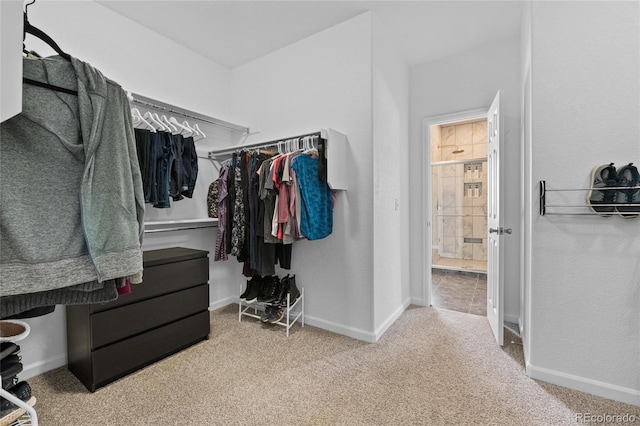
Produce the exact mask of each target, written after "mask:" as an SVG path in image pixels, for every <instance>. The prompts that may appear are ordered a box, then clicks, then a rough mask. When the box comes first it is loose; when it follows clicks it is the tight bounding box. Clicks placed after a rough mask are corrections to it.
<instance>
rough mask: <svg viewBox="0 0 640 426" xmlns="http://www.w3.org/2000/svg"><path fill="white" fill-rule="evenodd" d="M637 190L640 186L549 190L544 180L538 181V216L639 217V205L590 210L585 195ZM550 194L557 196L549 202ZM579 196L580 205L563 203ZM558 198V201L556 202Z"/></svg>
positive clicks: (600, 205)
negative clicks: (620, 210)
mask: <svg viewBox="0 0 640 426" xmlns="http://www.w3.org/2000/svg"><path fill="white" fill-rule="evenodd" d="M630 189H638V190H640V186H632V187H629V186H625V187H606V188H570V189H555V188H554V189H549V188H547V183H546V181H544V180H541V181H540V216H618V215H620V216H624V215H627V216H628V217H635V216H636V215H640V203H612V204H597V207H613V211H611V212H596V211H593V210H592V209H591V206H590V205H589V204H588V203H587V201H586V199H587V194H588V193H589V191H602V190H609V191H617V190H630ZM550 193H554V194H557V195H558V197H556V199H555V200H553V199H552V200H551V203H549V200H548V199H547V198H550V197H551V195H550ZM572 194H573V195H579V196H580V197H581V198H582V200H583V201H582V204H580V203H579V202H578V201H575V202H573V201H571V202H567V203H565V202H564V201H563V200H564V199H566V198H568V196H570V195H572ZM558 198H559V200H557V199H558ZM617 207H627V208H629V210H625V211H624V212H618V211H617V210H616V208H617Z"/></svg>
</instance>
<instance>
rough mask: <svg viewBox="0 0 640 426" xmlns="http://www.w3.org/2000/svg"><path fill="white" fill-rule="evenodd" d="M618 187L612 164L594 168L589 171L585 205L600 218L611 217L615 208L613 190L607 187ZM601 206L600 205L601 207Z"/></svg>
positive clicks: (616, 174) (614, 192)
mask: <svg viewBox="0 0 640 426" xmlns="http://www.w3.org/2000/svg"><path fill="white" fill-rule="evenodd" d="M616 186H618V173H617V172H616V168H615V167H614V166H613V163H610V164H604V165H602V166H596V167H594V168H593V170H591V189H590V190H589V192H588V193H587V204H588V205H589V207H590V208H591V210H593V211H594V212H595V213H597V214H598V215H600V216H611V215H612V214H613V213H614V211H615V207H614V206H613V203H614V202H615V199H616V193H617V191H616V190H615V189H606V188H607V187H616ZM601 204H602V205H601Z"/></svg>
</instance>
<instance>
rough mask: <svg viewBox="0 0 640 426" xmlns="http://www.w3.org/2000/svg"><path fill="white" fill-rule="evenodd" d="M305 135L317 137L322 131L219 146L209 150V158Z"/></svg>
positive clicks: (266, 145)
mask: <svg viewBox="0 0 640 426" xmlns="http://www.w3.org/2000/svg"><path fill="white" fill-rule="evenodd" d="M307 136H318V137H319V138H321V137H322V132H313V133H306V134H304V135H298V136H290V137H287V138H281V139H275V140H272V141H269V142H255V143H251V144H247V145H239V146H230V147H228V148H221V149H218V150H214V151H209V154H208V155H209V158H215V157H216V156H217V155H224V154H229V153H232V152H236V151H240V150H243V149H254V148H266V147H268V146H274V145H277V144H278V142H284V141H286V140H289V139H296V138H298V139H301V138H304V137H307Z"/></svg>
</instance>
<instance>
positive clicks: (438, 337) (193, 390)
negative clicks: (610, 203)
mask: <svg viewBox="0 0 640 426" xmlns="http://www.w3.org/2000/svg"><path fill="white" fill-rule="evenodd" d="M211 329H212V333H211V339H210V340H208V341H205V342H202V343H199V344H197V345H195V346H193V347H191V348H189V349H187V350H185V351H183V352H180V353H178V354H176V355H174V356H172V357H170V358H167V359H165V360H163V361H161V362H158V363H156V364H154V365H151V366H149V367H147V368H145V369H143V370H140V371H138V372H136V373H134V374H132V375H130V376H128V377H126V378H123V379H121V380H119V381H117V382H114V383H112V384H110V385H109V386H107V387H105V388H102V389H99V390H98V391H96V392H95V393H93V394H92V393H90V392H88V391H87V390H86V389H85V388H84V386H83V385H82V384H81V383H80V382H79V381H78V380H77V379H76V378H75V377H74V376H73V375H72V374H71V373H70V372H68V371H67V370H66V368H59V369H57V370H54V371H50V372H48V373H45V374H43V375H41V376H38V377H35V378H33V379H31V380H30V381H29V383H30V384H31V386H32V388H33V394H34V395H35V396H36V397H37V399H38V403H37V405H36V409H37V412H38V415H39V418H40V424H41V425H43V426H56V425H65V426H78V425H91V426H93V425H119V426H120V425H251V424H259V425H518V426H521V425H566V424H576V423H577V417H576V415H577V414H578V413H591V414H621V415H622V414H625V413H629V414H633V415H635V416H636V419H640V407H634V406H630V405H626V404H622V403H617V402H614V401H610V400H606V399H603V398H598V397H594V396H591V395H587V394H583V393H580V392H576V391H570V390H567V389H564V388H560V387H557V386H553V385H549V384H545V383H542V382H537V381H534V380H532V379H530V378H529V377H527V376H526V374H525V371H524V367H523V356H522V346H521V345H519V344H516V343H511V340H513V339H515V337H514V336H513V335H511V334H509V333H508V332H505V342H506V344H505V346H504V348H499V347H498V346H497V345H496V344H495V341H494V340H493V336H492V334H491V331H490V329H489V326H488V323H487V319H486V318H484V317H480V316H476V315H469V314H464V313H459V312H453V311H446V310H438V309H434V308H421V307H414V306H411V307H410V308H409V309H408V310H407V311H406V312H405V313H404V314H403V315H402V316H401V317H400V318H399V319H398V320H397V321H396V322H395V323H394V324H393V325H392V326H391V327H390V328H389V330H388V331H387V332H386V333H385V335H384V336H383V337H382V338H381V339H380V341H379V342H378V343H375V344H368V343H364V342H361V341H358V340H354V339H350V338H348V337H344V336H340V335H336V334H332V333H329V332H326V331H323V330H320V329H318V328H314V327H309V326H305V327H304V328H301V327H300V326H299V325H296V326H294V327H293V328H292V330H291V331H292V334H291V336H290V337H289V338H287V337H285V333H284V330H283V329H282V327H279V326H268V325H262V324H261V323H259V322H257V321H255V320H251V319H243V321H242V322H241V323H239V322H238V317H237V305H231V306H228V307H226V308H223V309H221V310H218V311H216V312H213V313H212V314H211ZM635 424H640V420H636V423H635Z"/></svg>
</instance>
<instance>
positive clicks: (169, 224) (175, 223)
mask: <svg viewBox="0 0 640 426" xmlns="http://www.w3.org/2000/svg"><path fill="white" fill-rule="evenodd" d="M217 226H218V219H216V218H210V217H207V218H202V219H182V220H154V221H149V222H145V223H144V232H145V234H148V233H155V232H168V231H182V230H186V229H200V228H215V227H217Z"/></svg>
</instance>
